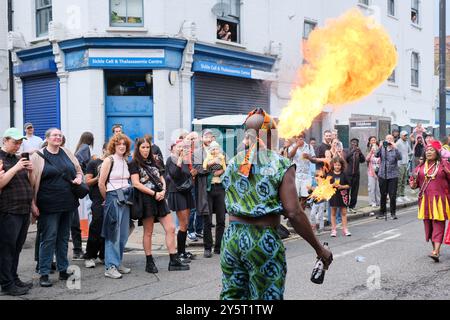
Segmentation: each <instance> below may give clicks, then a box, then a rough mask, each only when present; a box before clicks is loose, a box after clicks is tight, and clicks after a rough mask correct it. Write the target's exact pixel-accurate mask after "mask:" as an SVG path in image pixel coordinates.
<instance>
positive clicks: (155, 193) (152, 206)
mask: <svg viewBox="0 0 450 320" xmlns="http://www.w3.org/2000/svg"><path fill="white" fill-rule="evenodd" d="M129 168H130V175H131V181H132V183H133V187H134V188H136V189H137V190H135V191H136V192H140V193H141V196H142V203H143V216H142V220H139V225H143V226H144V237H143V246H144V251H145V255H146V260H147V261H146V266H145V271H147V272H149V273H157V272H158V268H157V267H156V265H155V262H154V260H153V256H152V235H153V226H154V223H155V220H156V221H159V222H161V225H162V226H163V228H164V231H165V232H166V246H167V249H168V250H169V255H170V262H169V271H181V270H189V266H188V265H186V264H184V263H182V262H181V261H180V259H179V258H178V256H177V252H176V249H175V224H174V223H173V220H172V216H171V215H170V210H169V208H168V206H167V202H166V199H165V194H166V181H165V179H164V177H163V176H162V175H161V174H160V170H159V167H158V166H157V164H156V161H155V158H154V156H153V152H152V146H151V140H150V139H149V137H147V136H146V137H144V138H138V139H137V140H136V145H135V148H134V154H133V160H132V161H131V163H130V166H129ZM135 205H136V204H135Z"/></svg>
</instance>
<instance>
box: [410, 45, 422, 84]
mask: <svg viewBox="0 0 450 320" xmlns="http://www.w3.org/2000/svg"><path fill="white" fill-rule="evenodd" d="M419 76H420V56H419V54H418V53H417V52H413V53H412V54H411V86H413V87H419Z"/></svg>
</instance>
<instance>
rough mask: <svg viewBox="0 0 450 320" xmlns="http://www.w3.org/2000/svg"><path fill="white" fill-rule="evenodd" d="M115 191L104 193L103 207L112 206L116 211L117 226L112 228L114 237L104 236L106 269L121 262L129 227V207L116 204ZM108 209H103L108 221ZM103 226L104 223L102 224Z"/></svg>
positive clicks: (117, 265)
mask: <svg viewBox="0 0 450 320" xmlns="http://www.w3.org/2000/svg"><path fill="white" fill-rule="evenodd" d="M117 200H118V197H117V193H116V192H114V191H109V192H107V193H106V202H105V208H108V207H109V206H113V210H114V211H116V210H117V211H116V212H114V214H116V218H117V226H115V227H114V228H115V229H114V230H115V231H114V232H115V237H114V240H112V239H111V238H108V237H105V268H106V269H108V268H110V267H112V266H116V267H119V266H120V265H121V264H122V259H123V250H124V249H125V244H126V243H127V240H128V233H129V229H130V207H129V206H127V205H118V204H117V203H116V201H117ZM110 213H111V212H110V211H109V210H106V209H105V211H104V215H105V220H104V221H108V217H106V215H108V214H110ZM103 228H105V225H103Z"/></svg>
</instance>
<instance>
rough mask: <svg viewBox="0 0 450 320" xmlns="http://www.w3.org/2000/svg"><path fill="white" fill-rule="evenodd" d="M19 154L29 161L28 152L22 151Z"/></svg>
mask: <svg viewBox="0 0 450 320" xmlns="http://www.w3.org/2000/svg"><path fill="white" fill-rule="evenodd" d="M20 156H21V157H22V158H25V159H27V161H30V154H29V153H28V152H23V153H22V154H21V155H20Z"/></svg>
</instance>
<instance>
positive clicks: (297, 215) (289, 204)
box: [279, 167, 332, 268]
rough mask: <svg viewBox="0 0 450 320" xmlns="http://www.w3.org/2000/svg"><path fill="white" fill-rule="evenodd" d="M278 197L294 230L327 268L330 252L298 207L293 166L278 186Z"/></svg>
mask: <svg viewBox="0 0 450 320" xmlns="http://www.w3.org/2000/svg"><path fill="white" fill-rule="evenodd" d="M279 194H280V199H281V203H282V204H283V207H284V210H285V213H284V215H285V216H286V217H287V218H288V219H289V221H290V222H291V224H292V226H293V227H294V230H295V231H296V232H297V233H298V234H299V235H300V236H301V237H302V238H303V239H305V240H306V241H307V242H308V243H309V244H310V245H311V246H312V247H313V248H314V250H315V251H316V253H317V255H318V256H319V257H320V258H322V259H323V262H324V265H325V268H328V266H329V265H330V263H331V261H332V255H331V252H330V251H328V250H327V249H325V248H324V247H323V246H322V245H321V244H320V242H319V240H318V239H317V237H316V236H315V235H314V233H313V231H312V228H311V224H310V222H309V219H308V218H307V217H306V214H305V212H304V211H303V209H302V208H301V207H300V203H299V202H298V195H297V190H296V187H295V168H294V167H291V168H290V169H289V170H288V171H287V172H286V174H285V175H284V178H283V182H282V183H281V186H280V191H279Z"/></svg>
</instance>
